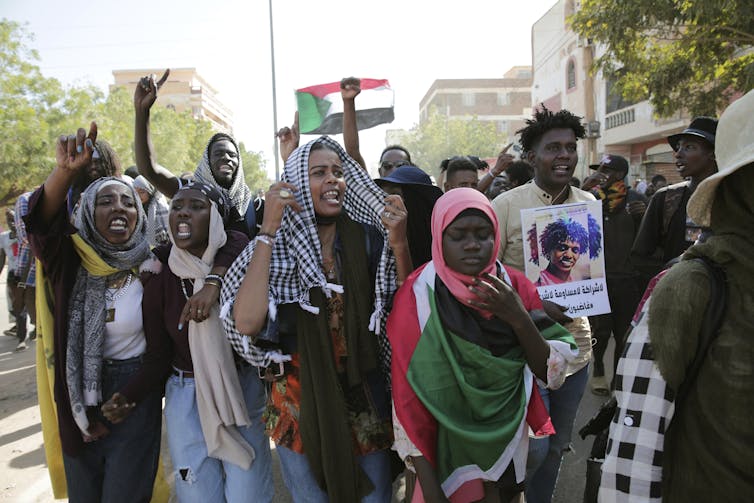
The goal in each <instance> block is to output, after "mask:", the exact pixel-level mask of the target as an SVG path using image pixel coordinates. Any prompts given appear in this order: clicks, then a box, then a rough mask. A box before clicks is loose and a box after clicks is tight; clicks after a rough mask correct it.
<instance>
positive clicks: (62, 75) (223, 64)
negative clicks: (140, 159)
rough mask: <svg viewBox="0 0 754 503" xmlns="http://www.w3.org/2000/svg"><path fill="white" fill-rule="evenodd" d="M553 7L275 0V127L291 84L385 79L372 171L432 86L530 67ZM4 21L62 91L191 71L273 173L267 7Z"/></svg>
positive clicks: (4, 2)
mask: <svg viewBox="0 0 754 503" xmlns="http://www.w3.org/2000/svg"><path fill="white" fill-rule="evenodd" d="M555 3H556V0H526V1H523V2H520V1H518V2H513V1H505V0H464V1H462V2H446V3H440V2H423V1H422V2H419V1H412V0H382V1H380V2H360V1H355V0H320V1H311V0H287V1H281V0H272V9H273V17H274V36H275V40H274V43H275V73H276V81H277V83H276V88H277V122H278V127H283V126H285V125H289V124H290V123H291V122H292V120H293V114H294V112H295V108H296V104H295V99H294V90H295V89H298V88H301V87H306V86H310V85H315V84H324V83H327V82H334V81H338V80H340V79H341V78H343V77H348V76H351V75H353V76H356V77H371V78H379V79H388V80H389V81H390V84H391V86H392V88H393V90H394V91H395V121H394V122H393V123H391V124H387V125H382V126H377V127H375V128H372V129H369V130H365V131H361V132H360V138H361V150H362V155H363V157H364V159H365V160H366V162H367V163H368V164H369V166H370V168H371V169H372V170H373V171H376V169H375V168H376V164H377V161H378V157H379V154H380V152H381V150H382V148H384V146H385V131H386V130H387V129H408V128H410V127H412V126H413V125H414V124H416V123H417V122H418V121H419V102H420V101H421V99H422V98H423V97H424V95H425V94H426V92H427V91H428V89H429V87H430V86H431V85H432V82H434V81H435V80H436V79H454V78H501V77H502V75H503V73H505V72H506V71H507V70H508V69H509V68H510V67H512V66H516V65H530V64H531V26H532V24H533V23H534V22H535V21H536V20H537V19H539V18H540V17H541V16H543V15H544V14H545V13H546V12H547V10H548V9H549V8H550V7H552V6H553V5H554V4H555ZM0 17H4V18H8V19H11V20H14V21H20V22H28V23H29V25H28V28H29V30H30V31H31V32H32V33H34V35H35V40H34V42H33V44H32V46H33V47H34V48H36V49H37V50H38V51H39V53H40V56H41V62H40V63H39V64H40V66H41V68H42V72H43V74H44V75H45V76H48V77H56V78H58V79H60V80H61V81H63V82H64V83H66V84H72V83H77V84H82V83H92V84H95V85H97V86H99V87H101V88H102V89H103V90H104V91H105V92H107V88H108V85H109V84H112V82H113V77H112V70H114V69H130V68H167V67H172V68H182V67H195V68H197V70H198V71H199V73H200V74H201V75H202V76H203V77H204V78H205V79H206V80H207V81H208V82H209V83H210V84H211V85H212V86H213V87H214V88H215V89H217V91H218V98H219V99H220V100H221V101H222V102H223V103H225V104H226V105H227V106H228V107H229V108H230V109H231V110H232V111H233V118H234V128H235V136H236V138H237V139H238V140H240V141H243V142H244V145H245V146H246V148H247V149H249V150H254V151H261V152H262V154H263V156H264V157H265V158H266V160H267V168H268V172H269V173H271V175H274V169H275V161H274V153H273V146H274V136H273V133H274V131H275V128H274V121H273V107H272V82H271V65H270V31H269V30H270V23H269V10H268V1H267V0H245V1H243V0H241V1H238V0H236V1H233V0H212V1H204V2H199V1H197V0H163V1H161V0H130V1H128V2H125V1H115V0H100V1H99V2H96V3H86V2H85V3H83V4H81V7H78V8H77V7H75V4H70V3H65V2H63V3H61V2H53V1H51V0H0ZM357 103H358V98H357ZM103 133H104V135H105V136H106V134H107V133H106V132H103ZM313 138H314V137H313V136H303V137H302V143H304V142H306V141H308V140H310V139H313ZM336 139H338V140H341V138H340V137H339V136H338V137H336ZM158 154H159V153H158ZM281 169H282V166H281ZM271 178H272V176H271Z"/></svg>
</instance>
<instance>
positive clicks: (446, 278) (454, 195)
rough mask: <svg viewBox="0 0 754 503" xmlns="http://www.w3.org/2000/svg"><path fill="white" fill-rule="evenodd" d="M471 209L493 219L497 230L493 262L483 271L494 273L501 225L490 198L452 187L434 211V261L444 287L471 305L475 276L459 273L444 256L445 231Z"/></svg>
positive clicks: (470, 190) (475, 192)
mask: <svg viewBox="0 0 754 503" xmlns="http://www.w3.org/2000/svg"><path fill="white" fill-rule="evenodd" d="M468 209H476V210H479V211H481V212H482V213H484V214H485V215H487V218H489V219H490V222H492V228H493V229H494V231H495V244H494V247H493V249H492V256H491V257H490V261H489V263H488V264H487V266H486V267H485V268H484V269H483V270H482V273H485V272H486V273H489V274H493V275H494V274H496V270H495V261H496V260H497V254H498V252H499V251H500V228H499V227H498V223H497V216H496V215H495V212H494V211H493V210H492V204H490V202H489V200H488V199H487V197H486V196H485V195H484V194H482V193H481V192H479V191H478V190H476V189H470V188H458V189H453V190H450V191H448V192H446V193H445V194H443V196H442V197H441V198H440V199H438V200H437V202H436V203H435V208H434V210H433V211H432V263H433V264H434V266H435V271H436V272H437V275H438V276H440V279H442V281H443V283H445V286H447V287H448V289H449V290H450V291H451V293H452V294H453V296H454V297H455V298H457V299H458V300H459V301H461V302H462V303H463V304H464V305H468V304H467V302H466V301H468V300H470V299H475V298H476V297H475V296H474V294H472V293H471V292H470V291H469V289H468V287H469V285H472V284H473V281H474V277H473V276H467V275H465V274H461V273H459V272H456V271H454V270H453V269H451V268H450V267H448V265H447V264H446V263H445V257H443V255H442V234H443V232H444V231H445V229H446V228H447V227H448V226H449V225H450V224H451V223H453V220H455V219H456V217H458V215H459V214H460V213H461V212H462V211H464V210H468ZM482 273H480V274H482ZM475 309H476V308H475ZM477 311H479V312H481V313H482V315H483V316H485V317H486V318H489V317H491V316H492V313H490V312H488V311H484V310H481V309H477Z"/></svg>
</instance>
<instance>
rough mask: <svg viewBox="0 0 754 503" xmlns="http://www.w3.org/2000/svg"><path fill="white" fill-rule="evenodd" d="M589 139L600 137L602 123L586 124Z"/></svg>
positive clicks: (592, 122) (590, 122)
mask: <svg viewBox="0 0 754 503" xmlns="http://www.w3.org/2000/svg"><path fill="white" fill-rule="evenodd" d="M585 129H586V137H587V138H599V137H600V121H589V122H587V123H586V124H585Z"/></svg>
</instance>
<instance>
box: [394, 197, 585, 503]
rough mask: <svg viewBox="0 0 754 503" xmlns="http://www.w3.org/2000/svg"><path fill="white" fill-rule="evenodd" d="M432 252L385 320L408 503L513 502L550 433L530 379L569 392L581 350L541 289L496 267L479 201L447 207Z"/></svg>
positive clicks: (489, 213) (441, 204)
mask: <svg viewBox="0 0 754 503" xmlns="http://www.w3.org/2000/svg"><path fill="white" fill-rule="evenodd" d="M432 240H433V242H432V261H430V262H429V263H427V264H426V265H424V266H423V267H421V268H420V269H418V270H417V271H415V272H414V273H413V274H411V275H410V276H409V277H408V278H407V280H406V281H405V283H404V284H403V285H402V286H401V288H400V290H399V291H398V293H397V294H396V297H395V300H394V303H393V306H394V307H393V311H392V312H391V314H390V317H389V318H388V324H387V333H388V337H389V339H390V343H391V345H392V348H393V357H392V379H393V381H392V382H393V423H394V432H395V444H394V446H393V448H394V449H395V450H396V451H398V454H399V455H400V457H401V459H403V460H404V461H405V462H406V465H407V467H408V468H409V470H411V471H414V472H415V473H416V475H417V484H416V488H415V490H414V491H413V495H412V499H411V501H424V499H425V498H426V500H427V501H448V500H449V501H453V502H471V501H477V500H479V499H482V498H484V497H485V495H491V494H493V493H495V492H497V493H498V494H499V495H500V501H506V502H507V501H511V500H512V499H513V498H515V497H517V496H518V495H519V494H520V493H521V491H522V490H523V482H524V477H525V472H526V453H527V447H528V431H529V427H531V428H532V429H533V430H534V432H535V433H536V434H539V435H547V434H551V433H553V432H554V430H553V428H552V425H551V423H550V420H549V417H548V415H547V411H546V409H545V408H544V405H543V403H542V399H541V397H540V396H539V394H538V392H537V387H536V386H534V376H535V375H536V376H537V377H538V378H540V379H541V380H542V381H545V382H547V383H548V384H549V385H550V386H552V387H557V386H559V385H560V384H562V382H563V379H564V371H565V361H567V360H569V359H571V358H573V356H575V354H576V346H575V343H574V341H573V338H572V337H571V335H570V334H569V333H568V332H567V331H566V330H565V329H564V328H563V327H561V326H560V325H558V324H557V323H555V322H553V321H552V320H550V319H549V318H547V317H546V315H545V314H544V312H542V311H541V309H542V303H541V301H540V299H539V297H538V295H537V291H536V288H535V287H534V285H533V284H532V283H531V282H530V281H529V280H528V279H527V278H526V277H525V276H524V275H523V274H522V273H521V272H519V271H516V270H514V269H510V268H507V267H504V266H502V265H501V264H500V263H499V262H497V260H496V259H497V252H498V248H499V246H500V236H499V232H498V225H497V218H496V217H495V213H494V212H493V210H492V206H491V205H490V203H489V201H488V200H487V198H486V197H484V195H483V194H482V193H481V192H478V191H476V190H474V189H463V188H462V189H455V190H452V191H449V192H447V193H446V194H445V195H443V196H442V197H441V198H440V199H439V200H438V201H437V203H436V204H435V208H434V211H433V213H432Z"/></svg>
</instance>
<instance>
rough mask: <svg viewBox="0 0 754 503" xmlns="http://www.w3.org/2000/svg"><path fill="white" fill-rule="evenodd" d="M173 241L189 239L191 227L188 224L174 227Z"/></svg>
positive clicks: (180, 223)
mask: <svg viewBox="0 0 754 503" xmlns="http://www.w3.org/2000/svg"><path fill="white" fill-rule="evenodd" d="M176 231H177V232H176V233H175V239H177V240H178V239H179V240H184V239H191V225H189V224H188V222H179V223H178V225H177V226H176Z"/></svg>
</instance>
